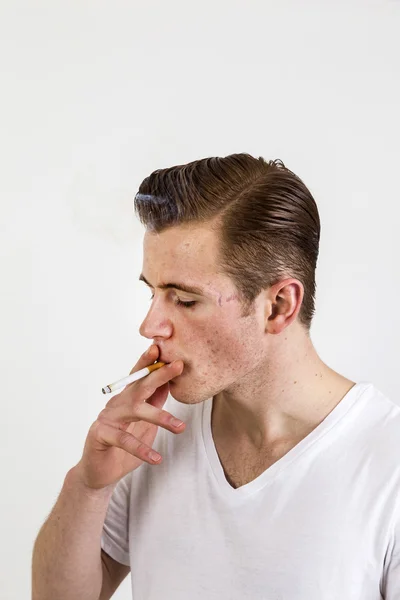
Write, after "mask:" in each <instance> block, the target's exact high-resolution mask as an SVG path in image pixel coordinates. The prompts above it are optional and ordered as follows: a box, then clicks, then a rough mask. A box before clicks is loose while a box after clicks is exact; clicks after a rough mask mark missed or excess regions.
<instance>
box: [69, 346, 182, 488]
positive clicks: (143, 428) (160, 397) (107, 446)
mask: <svg viewBox="0 0 400 600" xmlns="http://www.w3.org/2000/svg"><path fill="white" fill-rule="evenodd" d="M158 356H159V349H158V346H156V345H152V346H151V348H150V349H149V350H148V351H147V352H145V353H144V354H143V355H142V356H141V357H140V359H139V360H138V362H137V363H136V365H135V366H134V367H133V369H132V370H131V373H135V372H136V371H139V370H140V369H143V368H145V367H147V366H148V365H151V364H153V363H154V361H155V360H157V359H158ZM183 366H184V365H183V361H181V360H176V361H174V362H172V363H170V364H169V365H164V366H163V367H160V368H159V369H156V370H154V371H152V372H151V373H150V374H149V375H147V376H145V377H143V378H142V379H139V380H138V381H134V382H133V383H131V384H129V385H128V386H126V387H125V388H124V389H123V390H122V392H121V393H120V394H117V395H115V396H114V397H113V398H111V400H110V401H109V402H108V403H107V404H106V407H105V408H104V409H103V410H102V411H101V413H100V414H99V415H98V417H97V419H96V421H95V422H94V423H93V424H92V425H91V427H90V429H89V433H88V435H87V438H86V441H85V447H84V450H83V454H82V458H81V460H80V461H79V463H78V464H77V465H76V467H75V469H76V471H77V473H78V474H79V479H80V481H81V482H82V483H83V484H84V485H85V486H87V487H88V488H90V489H101V488H105V487H108V486H115V485H116V484H117V483H118V481H119V480H120V479H122V477H124V476H125V475H127V473H129V472H130V471H134V470H135V469H137V468H138V467H139V466H140V465H141V464H142V463H143V461H146V462H148V463H149V464H151V465H155V464H159V463H160V462H161V460H162V459H160V460H158V461H157V460H155V459H154V458H153V457H152V448H151V446H152V444H153V442H154V439H155V437H156V434H157V431H158V427H159V426H160V427H164V428H165V429H167V430H168V431H171V432H172V433H182V431H184V430H185V424H184V423H182V424H181V425H180V426H177V425H175V424H174V423H173V419H174V417H173V416H172V415H171V414H170V413H168V412H167V411H165V410H162V407H163V406H164V404H165V402H166V400H167V397H168V392H169V383H168V382H169V380H170V379H173V378H174V377H177V376H178V375H180V374H181V373H182V371H183ZM158 456H160V455H158Z"/></svg>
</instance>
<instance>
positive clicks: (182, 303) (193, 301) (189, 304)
mask: <svg viewBox="0 0 400 600" xmlns="http://www.w3.org/2000/svg"><path fill="white" fill-rule="evenodd" d="M153 298H154V294H153V295H152V296H151V298H150V300H153ZM175 304H176V306H184V307H185V308H190V307H191V306H193V305H194V304H196V300H192V302H183V300H179V298H177V299H176V300H175Z"/></svg>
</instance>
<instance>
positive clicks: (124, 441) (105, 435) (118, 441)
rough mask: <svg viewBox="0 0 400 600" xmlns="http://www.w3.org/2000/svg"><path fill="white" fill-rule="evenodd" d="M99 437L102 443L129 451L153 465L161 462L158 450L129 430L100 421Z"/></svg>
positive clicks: (98, 427)
mask: <svg viewBox="0 0 400 600" xmlns="http://www.w3.org/2000/svg"><path fill="white" fill-rule="evenodd" d="M97 437H98V439H99V440H100V441H101V442H102V443H104V444H108V445H109V446H115V447H117V448H121V450H125V451H126V452H129V454H132V455H133V456H136V457H137V458H140V459H141V460H144V461H145V462H148V463H150V464H151V465H154V464H156V463H160V462H161V456H160V454H158V452H155V450H153V449H152V448H150V446H148V445H147V444H144V443H143V442H141V441H140V440H138V439H137V438H135V437H134V436H133V435H131V434H130V433H129V432H128V431H122V430H121V429H115V427H112V426H111V425H107V424H106V423H101V422H99V423H98V426H97Z"/></svg>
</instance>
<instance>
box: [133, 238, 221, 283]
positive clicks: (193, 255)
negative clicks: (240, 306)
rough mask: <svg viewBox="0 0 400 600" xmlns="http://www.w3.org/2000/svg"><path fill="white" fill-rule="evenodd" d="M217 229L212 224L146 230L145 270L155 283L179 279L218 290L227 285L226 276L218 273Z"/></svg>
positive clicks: (145, 273)
mask: <svg viewBox="0 0 400 600" xmlns="http://www.w3.org/2000/svg"><path fill="white" fill-rule="evenodd" d="M217 252H218V250H217V238H216V232H214V231H212V230H211V229H210V228H205V227H198V226H196V227H194V226H184V227H182V226H179V227H171V228H169V229H167V230H166V231H163V232H162V233H158V234H157V233H152V232H148V231H146V233H145V236H144V240H143V274H144V275H145V277H146V278H147V279H148V280H149V281H150V283H151V284H152V285H153V286H155V285H159V284H160V283H167V282H169V281H176V280H179V281H180V282H184V283H186V284H188V285H190V284H192V285H196V286H198V287H202V288H203V289H204V293H211V294H214V293H216V292H217V291H222V288H224V289H226V286H227V284H228V282H229V280H228V278H227V277H226V276H223V275H222V274H220V273H218V266H217Z"/></svg>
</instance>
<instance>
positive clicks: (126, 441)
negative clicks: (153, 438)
mask: <svg viewBox="0 0 400 600" xmlns="http://www.w3.org/2000/svg"><path fill="white" fill-rule="evenodd" d="M117 439H118V443H119V444H120V445H121V446H122V448H132V446H133V442H134V439H135V438H134V437H133V435H131V434H130V433H128V432H127V431H123V430H121V429H119V430H118V434H117Z"/></svg>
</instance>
